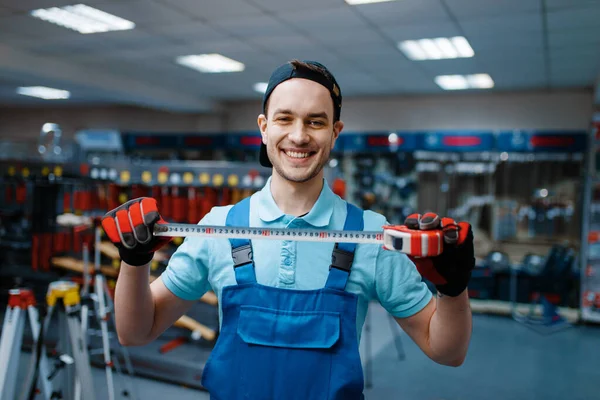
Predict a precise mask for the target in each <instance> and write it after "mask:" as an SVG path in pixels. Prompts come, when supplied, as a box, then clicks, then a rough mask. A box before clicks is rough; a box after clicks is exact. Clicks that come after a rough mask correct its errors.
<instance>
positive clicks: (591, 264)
mask: <svg viewBox="0 0 600 400" xmlns="http://www.w3.org/2000/svg"><path fill="white" fill-rule="evenodd" d="M588 149H589V150H588V157H587V173H586V183H585V192H584V205H583V207H584V208H583V229H582V238H581V242H582V249H581V259H580V262H581V302H580V306H581V319H582V320H583V321H584V322H595V323H600V113H597V114H596V115H594V117H593V119H592V124H591V134H590V135H589V146H588Z"/></svg>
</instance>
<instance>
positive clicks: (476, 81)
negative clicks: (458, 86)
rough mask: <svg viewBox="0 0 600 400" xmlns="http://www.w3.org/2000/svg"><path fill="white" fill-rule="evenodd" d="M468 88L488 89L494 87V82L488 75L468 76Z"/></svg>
mask: <svg viewBox="0 0 600 400" xmlns="http://www.w3.org/2000/svg"><path fill="white" fill-rule="evenodd" d="M467 81H468V82H469V86H471V87H472V88H474V89H490V88H493V87H494V81H493V80H492V77H491V76H489V75H488V74H475V75H468V76H467Z"/></svg>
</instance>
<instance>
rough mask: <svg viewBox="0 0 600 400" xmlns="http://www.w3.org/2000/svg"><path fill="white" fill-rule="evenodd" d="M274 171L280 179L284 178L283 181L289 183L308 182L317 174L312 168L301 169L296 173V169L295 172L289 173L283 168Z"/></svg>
mask: <svg viewBox="0 0 600 400" xmlns="http://www.w3.org/2000/svg"><path fill="white" fill-rule="evenodd" d="M276 169H277V172H278V173H279V175H281V177H282V178H284V179H285V180H288V181H290V182H295V183H304V182H308V181H310V180H311V179H313V178H314V177H316V176H317V175H318V174H319V172H318V171H316V172H315V171H314V170H313V169H312V168H311V169H304V168H303V170H302V171H298V170H297V169H296V171H290V170H289V169H287V168H284V169H282V168H276Z"/></svg>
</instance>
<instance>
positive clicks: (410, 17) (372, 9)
mask: <svg viewBox="0 0 600 400" xmlns="http://www.w3.org/2000/svg"><path fill="white" fill-rule="evenodd" d="M354 7H355V9H356V10H357V11H358V12H359V13H361V14H362V15H364V16H365V17H366V18H367V19H368V20H369V21H371V22H372V23H374V24H379V25H396V24H400V23H409V24H415V25H417V24H428V23H431V22H450V16H449V15H448V13H447V12H446V10H445V9H444V7H443V6H442V4H441V2H440V1H439V0H402V1H392V2H386V3H375V4H364V5H358V6H354Z"/></svg>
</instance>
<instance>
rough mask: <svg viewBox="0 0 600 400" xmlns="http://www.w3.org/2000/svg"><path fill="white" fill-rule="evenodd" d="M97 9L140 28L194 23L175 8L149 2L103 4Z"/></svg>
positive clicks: (146, 0)
mask: <svg viewBox="0 0 600 400" xmlns="http://www.w3.org/2000/svg"><path fill="white" fill-rule="evenodd" d="M97 8H99V9H100V10H102V11H106V12H108V13H111V14H114V15H117V16H119V17H121V18H125V19H128V20H130V21H133V22H135V23H136V25H140V26H145V25H151V24H155V23H160V24H172V23H180V22H181V23H184V22H190V21H192V18H191V17H190V15H189V14H187V13H185V12H182V11H179V10H177V9H176V8H175V7H170V6H168V5H164V4H161V3H158V2H153V1H148V0H127V1H119V2H110V3H102V4H100V5H98V6H97Z"/></svg>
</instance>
